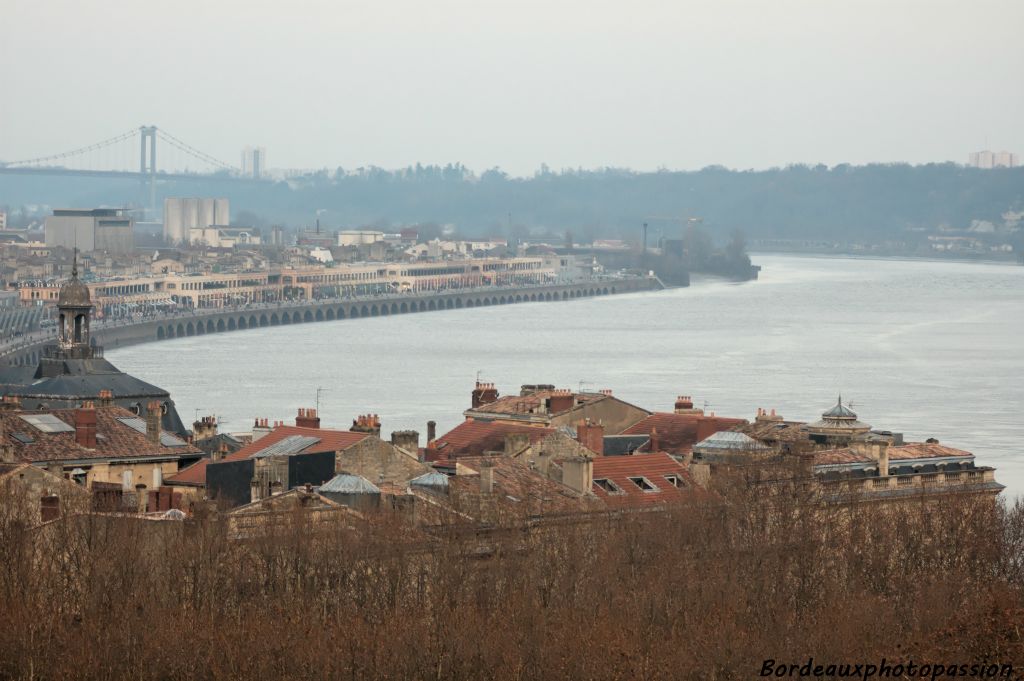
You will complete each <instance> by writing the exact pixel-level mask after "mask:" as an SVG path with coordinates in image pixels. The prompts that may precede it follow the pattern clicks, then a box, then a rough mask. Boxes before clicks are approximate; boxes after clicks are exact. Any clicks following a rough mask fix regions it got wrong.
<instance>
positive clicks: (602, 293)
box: [601, 288, 608, 296]
mask: <svg viewBox="0 0 1024 681" xmlns="http://www.w3.org/2000/svg"><path fill="white" fill-rule="evenodd" d="M601 295H602V296H606V295H608V289H607V288H604V289H601Z"/></svg>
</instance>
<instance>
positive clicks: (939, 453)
mask: <svg viewBox="0 0 1024 681" xmlns="http://www.w3.org/2000/svg"><path fill="white" fill-rule="evenodd" d="M888 451H889V461H890V463H891V462H894V461H913V460H914V459H944V458H973V457H974V455H973V454H971V453H970V452H967V451H964V450H962V449H955V448H953V447H946V446H945V445H940V444H937V443H932V442H912V443H909V444H905V445H900V446H899V447H889V450H888ZM872 461H874V459H872V458H871V456H869V455H868V453H867V452H861V451H857V450H856V449H853V448H851V447H844V448H842V449H828V450H825V451H821V452H815V454H814V465H815V466H835V465H839V464H854V463H870V462H872Z"/></svg>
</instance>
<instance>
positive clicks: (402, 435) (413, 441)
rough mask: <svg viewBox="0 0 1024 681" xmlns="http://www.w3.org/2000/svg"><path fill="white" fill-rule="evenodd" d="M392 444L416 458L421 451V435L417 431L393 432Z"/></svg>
mask: <svg viewBox="0 0 1024 681" xmlns="http://www.w3.org/2000/svg"><path fill="white" fill-rule="evenodd" d="M391 444H393V445H394V446H396V447H399V448H401V449H404V450H405V451H407V452H409V453H410V454H412V455H413V456H416V455H417V454H418V453H419V450H420V434H419V433H417V432H416V431H415V430H394V431H391Z"/></svg>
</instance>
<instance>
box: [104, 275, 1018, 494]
mask: <svg viewBox="0 0 1024 681" xmlns="http://www.w3.org/2000/svg"><path fill="white" fill-rule="evenodd" d="M754 261H755V262H756V263H758V264H760V265H762V266H763V270H762V273H761V279H760V281H757V282H747V283H742V284H733V283H727V282H721V281H716V280H703V281H701V280H695V281H694V285H693V286H691V287H690V288H685V289H672V290H667V291H660V292H654V293H636V294H624V295H617V296H608V297H601V298H590V299H581V300H574V301H566V302H558V303H529V304H520V305H509V306H500V307H485V308H473V309H462V310H447V311H440V312H427V313H420V314H410V315H400V316H391V317H375V318H367V319H355V320H342V321H333V322H321V323H314V324H299V325H293V326H278V327H272V328H261V329H253V330H248V331H236V332H231V333H225V334H213V335H205V336H198V337H189V338H179V339H175V340H168V341H162V342H159V343H150V344H145V345H137V346H132V347H127V348H123V349H119V350H116V351H110V352H108V353H107V358H108V359H110V360H111V361H112V362H114V363H115V364H116V365H117V366H118V367H119V368H121V369H122V370H124V371H127V372H129V373H131V374H134V375H136V376H138V377H139V378H141V379H143V380H146V381H149V382H151V383H154V384H156V385H159V386H161V387H163V388H165V389H167V390H169V391H170V393H171V395H172V397H173V398H174V400H175V401H176V403H177V405H178V409H179V411H180V413H181V415H182V418H183V419H184V420H186V421H190V420H191V419H192V418H193V417H194V416H195V415H196V411H195V410H197V409H198V410H199V411H198V413H199V414H201V415H202V414H216V415H218V416H219V417H220V420H221V422H222V424H223V427H224V428H225V429H226V430H229V431H247V430H248V429H249V428H251V426H252V422H253V418H254V417H267V418H269V419H271V420H275V419H278V420H285V421H292V420H293V419H294V416H295V412H296V409H297V408H298V407H312V406H315V404H316V400H317V388H318V387H321V388H323V390H322V391H321V392H320V396H319V399H320V412H321V417H322V419H323V425H324V426H325V427H327V426H332V427H348V426H349V425H350V424H351V421H352V419H353V418H354V417H355V416H356V415H357V414H363V413H377V414H379V415H380V417H381V421H382V423H383V430H384V432H385V434H386V433H387V432H390V431H391V430H398V429H415V430H418V431H420V433H421V436H423V437H425V429H426V426H425V424H426V422H427V421H428V420H430V419H433V420H435V421H437V423H438V432H439V433H444V432H446V431H447V430H448V429H449V428H451V427H453V426H455V425H456V424H457V423H459V422H460V421H461V420H462V415H461V413H462V411H463V410H464V409H467V408H468V407H469V398H470V391H471V390H472V388H473V383H474V381H475V379H476V377H477V376H478V375H479V376H480V378H481V379H482V380H486V381H489V382H493V383H496V384H497V386H498V389H499V391H500V392H501V393H502V394H508V393H512V392H517V391H518V389H519V385H520V384H522V383H553V384H556V385H558V386H559V387H572V388H575V389H578V388H580V386H581V385H582V387H583V389H585V390H598V389H601V388H611V389H612V390H613V391H614V392H615V394H616V396H618V397H621V398H623V399H625V400H627V401H630V402H633V403H635V404H637V405H640V406H643V407H645V408H647V409H652V410H665V411H669V410H671V409H672V404H673V402H674V400H675V397H676V395H678V394H686V395H692V396H693V397H694V401H695V402H696V403H697V406H701V405H704V406H705V409H707V410H710V411H715V412H716V413H718V414H721V415H728V416H740V417H745V418H753V416H754V414H755V411H756V409H757V408H758V407H765V408H767V409H772V408H774V409H776V410H778V412H779V413H781V414H782V415H783V416H785V417H786V418H791V419H800V420H814V419H816V418H818V414H820V413H821V412H822V411H824V410H826V409H828V408H829V407H831V406H832V405H833V404H834V403H835V400H836V396H837V394H839V393H842V395H843V399H844V402H848V403H851V404H852V406H853V409H854V410H855V411H856V412H857V413H858V414H859V416H860V419H861V420H862V421H865V422H867V423H870V424H872V426H874V427H875V428H882V429H887V430H893V431H898V432H903V433H905V435H906V436H907V437H908V438H911V439H924V438H927V437H936V438H938V439H939V441H940V442H942V443H944V444H948V445H950V446H954V447H959V448H962V449H967V450H970V451H973V452H974V453H975V454H976V455H977V459H978V464H979V465H991V466H995V467H997V468H998V471H997V474H996V476H997V479H998V480H999V481H1000V482H1002V483H1003V484H1005V485H1007V486H1008V488H1009V489H1008V492H1009V493H1011V494H1013V495H1019V494H1024V413H1022V411H1024V383H1022V380H1021V379H1022V377H1024V376H1022V375H1024V353H1022V338H1024V267H1018V266H1012V265H996V264H976V263H956V262H930V261H901V260H868V259H852V258H851V259H842V258H817V257H799V256H782V255H758V256H755V257H754Z"/></svg>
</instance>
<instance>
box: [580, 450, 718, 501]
mask: <svg viewBox="0 0 1024 681" xmlns="http://www.w3.org/2000/svg"><path fill="white" fill-rule="evenodd" d="M665 476H676V478H677V479H678V480H680V481H681V484H682V487H676V486H675V485H673V484H672V483H671V482H670V481H669V480H668V478H666V477H665ZM636 477H642V478H644V479H645V480H646V481H648V482H649V483H650V485H651V486H652V487H653V488H654V489H653V490H650V491H645V490H643V489H641V488H640V487H639V486H638V485H637V484H636V483H634V482H633V481H632V480H630V478H636ZM594 480H595V481H597V480H610V481H611V482H613V483H614V485H615V487H616V488H618V489H617V490H615V491H611V492H609V491H608V490H606V489H605V488H604V487H602V486H601V485H600V484H598V483H597V482H595V483H594V485H593V490H594V494H596V495H597V496H598V498H600V499H601V500H602V501H603V502H604V503H605V504H606V505H607V506H608V507H609V508H623V509H624V508H634V509H635V508H645V507H650V506H657V505H660V504H668V503H674V502H680V501H685V500H687V499H697V498H702V497H703V496H704V495H705V492H704V491H703V490H702V489H701V488H700V487H698V486H697V485H696V483H694V482H693V479H692V478H691V477H690V474H689V473H688V472H687V470H686V467H685V466H683V465H682V464H680V463H679V462H678V461H676V460H675V459H673V458H672V457H671V456H669V455H668V454H665V453H664V452H658V453H655V454H634V455H632V456H598V457H594Z"/></svg>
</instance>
